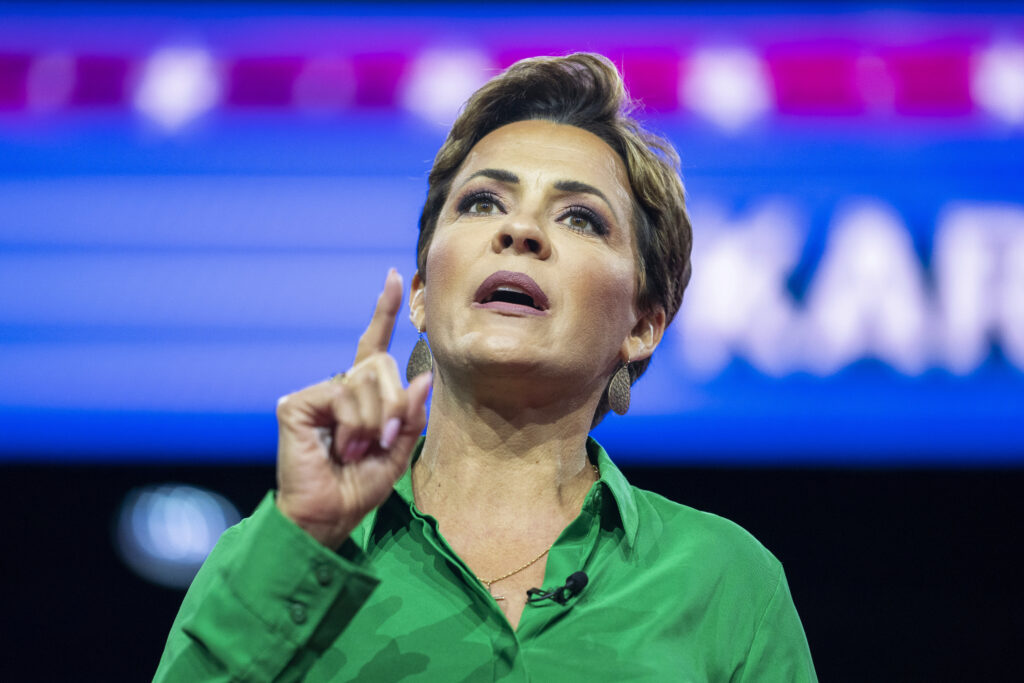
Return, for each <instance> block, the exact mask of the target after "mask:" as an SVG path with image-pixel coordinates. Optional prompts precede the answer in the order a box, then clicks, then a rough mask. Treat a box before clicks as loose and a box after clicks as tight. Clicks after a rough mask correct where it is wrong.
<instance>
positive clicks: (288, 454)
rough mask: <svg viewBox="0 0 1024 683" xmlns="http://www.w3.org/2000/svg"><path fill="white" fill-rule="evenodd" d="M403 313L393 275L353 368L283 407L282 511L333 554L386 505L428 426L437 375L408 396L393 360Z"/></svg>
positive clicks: (420, 381) (422, 379)
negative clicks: (392, 344) (392, 345)
mask: <svg viewBox="0 0 1024 683" xmlns="http://www.w3.org/2000/svg"><path fill="white" fill-rule="evenodd" d="M401 306H402V278H401V276H400V275H399V274H398V273H397V272H395V271H394V270H391V271H390V272H389V273H388V277H387V280H386V281H385V283H384V291H383V292H381V295H380V297H379V298H378V299H377V308H376V310H375V311H374V314H373V319H372V320H371V321H370V324H369V326H368V327H367V328H366V332H364V333H363V336H362V337H361V338H360V339H359V347H358V349H357V351H356V359H355V364H354V365H353V366H352V368H351V369H349V370H348V371H347V372H346V373H345V374H344V375H343V376H342V377H336V378H334V379H331V380H328V381H326V382H321V383H320V384H316V385H313V386H311V387H307V388H306V389H303V390H302V391H298V392H296V393H294V394H289V395H287V396H285V397H284V398H282V399H281V400H280V401H278V404H277V422H278V447H277V485H278V493H277V507H278V508H279V509H280V510H281V512H282V513H283V514H284V515H285V516H286V517H288V518H289V519H291V520H292V521H293V522H295V523H296V524H298V525H299V526H300V527H302V528H303V529H305V530H306V531H307V532H308V533H309V534H310V535H311V536H313V538H315V539H316V540H318V541H320V543H322V544H324V545H325V546H327V547H329V548H332V549H336V548H338V547H340V546H341V544H342V543H343V542H344V541H345V539H346V538H348V536H349V534H350V533H351V531H352V529H354V528H355V526H356V525H357V524H359V522H360V520H362V518H363V517H364V516H366V514H367V513H369V512H370V511H371V510H373V509H374V508H376V507H377V506H379V505H380V504H381V503H383V502H384V500H385V499H386V498H387V497H388V494H389V493H390V492H391V489H392V487H393V486H394V483H395V482H396V481H397V480H398V478H399V477H401V476H402V473H403V472H405V468H406V467H407V466H408V464H409V456H410V453H412V449H413V446H415V444H416V440H417V439H418V438H419V436H420V434H421V433H422V431H423V427H424V425H425V424H426V400H427V394H428V393H429V392H430V382H431V375H430V374H429V373H427V374H423V375H420V376H419V377H417V378H415V379H414V380H413V381H412V382H411V383H410V384H409V388H408V389H404V388H403V387H402V382H401V380H400V379H399V375H398V366H397V365H396V364H395V359H394V358H392V357H391V356H389V355H388V353H387V349H388V345H389V343H390V341H391V332H392V330H393V329H394V326H395V316H397V315H398V311H399V310H400V309H401Z"/></svg>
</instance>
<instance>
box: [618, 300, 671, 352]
mask: <svg viewBox="0 0 1024 683" xmlns="http://www.w3.org/2000/svg"><path fill="white" fill-rule="evenodd" d="M663 334H665V309H663V308H661V307H660V306H659V307H657V308H656V309H654V310H653V311H651V312H650V313H647V314H644V315H641V316H640V317H639V318H638V319H637V321H636V324H635V325H634V326H633V329H632V330H630V333H629V336H628V337H626V341H624V342H623V343H622V359H623V360H624V361H626V362H632V361H638V360H644V359H646V358H650V356H651V354H652V353H654V349H656V348H658V344H660V343H661V337H662V335H663Z"/></svg>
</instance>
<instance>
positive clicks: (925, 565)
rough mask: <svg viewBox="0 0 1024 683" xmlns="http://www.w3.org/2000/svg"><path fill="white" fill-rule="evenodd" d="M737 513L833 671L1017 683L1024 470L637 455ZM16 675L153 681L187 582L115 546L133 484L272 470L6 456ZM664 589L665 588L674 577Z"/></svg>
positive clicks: (727, 512) (240, 500)
mask: <svg viewBox="0 0 1024 683" xmlns="http://www.w3.org/2000/svg"><path fill="white" fill-rule="evenodd" d="M624 471H625V473H626V476H627V477H628V478H629V479H630V481H632V482H633V483H634V484H635V485H637V486H640V487H643V488H647V489H651V490H654V491H657V492H659V493H662V494H664V495H666V496H668V497H669V498H672V499H674V500H677V501H681V502H685V503H686V504H688V505H691V506H693V507H696V508H700V509H703V510H708V511H711V512H715V513H717V514H720V515H722V516H725V517H728V518H730V519H732V520H734V521H736V522H738V523H739V524H741V525H742V526H744V527H745V528H746V529H747V530H749V531H750V532H752V533H753V534H754V535H755V536H757V537H758V538H759V539H760V540H761V541H762V542H763V543H764V544H765V545H766V546H767V547H768V548H769V549H770V550H772V552H774V553H775V554H776V556H778V557H779V558H780V559H781V560H782V561H783V563H784V565H785V567H786V572H787V574H788V577H789V582H790V586H791V588H792V591H793V595H794V599H795V601H796V605H797V608H798V610H799V611H800V614H801V616H802V618H803V622H804V628H805V629H806V631H807V636H808V639H809V641H810V645H811V651H812V653H813V654H814V658H815V663H816V666H817V668H818V675H819V678H820V679H821V680H822V681H881V680H884V681H995V680H1016V679H1015V678H1014V676H1013V674H1012V673H1011V672H1012V671H1013V669H1014V668H1015V667H1013V666H1011V663H1012V661H1013V660H1014V658H1015V657H1016V655H1017V653H1018V651H1019V648H1020V643H1021V636H1022V635H1024V628H1022V623H1021V621H1022V620H1021V616H1020V614H1021V608H1022V607H1024V600H1022V589H1021V587H1020V570H1019V560H1018V557H1019V553H1018V552H1017V545H1018V543H1019V540H1020V532H1019V528H1020V526H1019V520H1020V519H1021V518H1022V516H1024V498H1022V496H1021V495H1020V491H1021V489H1022V485H1024V471H1020V470H951V469H944V470H921V469H916V470H891V469H887V470H849V469H844V470H839V469H708V468H670V467H636V466H632V467H626V468H624ZM3 479H4V489H5V492H6V493H5V496H4V497H3V501H4V507H5V509H3V511H2V519H3V520H4V529H3V538H4V540H5V542H6V546H7V552H6V553H5V561H4V565H5V566H6V567H7V568H8V569H7V572H8V574H7V581H6V585H7V587H8V589H7V593H8V595H7V597H6V599H5V600H4V607H5V609H4V611H5V615H6V616H5V620H4V621H5V623H6V625H7V626H6V630H7V631H8V636H7V637H6V638H5V639H4V649H5V652H6V656H5V657H4V659H5V660H6V661H5V663H4V666H3V669H4V670H5V671H6V673H5V674H4V678H5V679H6V680H19V681H20V680H118V681H122V680H123V681H134V680H148V679H149V678H151V677H152V674H153V672H154V671H155V669H156V664H157V661H158V660H159V657H160V653H161V651H162V648H163V643H164V640H165V638H166V635H167V631H168V630H169V628H170V625H171V621H172V620H173V618H174V615H175V613H176V611H177V608H178V605H179V603H180V601H181V598H182V595H183V593H182V592H180V591H176V590H169V589H165V588H160V587H158V586H154V585H152V584H149V583H147V582H145V581H144V580H142V579H140V578H139V577H138V576H136V575H135V574H134V573H132V572H131V571H130V570H129V569H128V568H127V567H126V566H125V565H124V564H123V563H122V562H121V561H120V559H119V558H118V557H117V555H116V553H115V551H114V546H113V541H112V533H111V529H112V526H113V522H114V518H115V516H116V514H117V510H118V506H119V505H120V503H121V500H122V499H123V497H124V495H125V493H126V492H127V491H128V490H129V489H131V488H132V487H135V486H140V485H146V484H152V483H161V482H167V481H179V482H186V483H192V484H197V485H200V486H204V487H207V488H210V489H212V490H214V491H217V492H220V493H222V494H224V495H225V496H227V497H228V498H229V499H230V500H231V501H233V502H234V503H235V504H236V505H237V506H238V507H239V509H240V510H242V511H243V513H245V514H247V513H248V512H249V511H251V510H252V509H253V508H254V507H255V505H256V503H257V502H258V501H259V500H260V498H261V497H262V496H263V495H264V494H265V493H266V491H267V490H268V489H269V488H272V487H273V486H274V471H273V468H272V467H270V466H266V465H264V466H149V467H138V466H133V467H126V466H81V467H76V466H68V465H61V466H52V467H48V466H43V465H32V466H28V465H25V466H11V467H6V468H5V469H4V470H3ZM667 589H670V587H667Z"/></svg>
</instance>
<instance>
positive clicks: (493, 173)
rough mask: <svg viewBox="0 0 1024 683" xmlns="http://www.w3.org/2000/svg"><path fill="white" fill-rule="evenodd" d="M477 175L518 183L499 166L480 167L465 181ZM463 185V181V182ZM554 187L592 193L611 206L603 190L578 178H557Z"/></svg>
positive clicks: (572, 191) (575, 192)
mask: <svg viewBox="0 0 1024 683" xmlns="http://www.w3.org/2000/svg"><path fill="white" fill-rule="evenodd" d="M479 177H484V178H490V179H491V180H497V181H498V182H500V183H508V184H510V185H518V184H519V176H517V175H516V174H515V173H512V172H511V171H506V170H504V169H501V168H484V169H481V170H479V171H477V172H476V173H474V174H473V175H471V176H469V177H468V178H466V182H469V181H470V180H472V179H473V178H479ZM463 185H465V183H463ZM555 189H556V190H558V191H559V192H571V193H574V194H578V193H582V194H592V195H595V196H597V197H600V198H601V199H603V200H604V203H605V204H607V205H608V208H611V206H612V203H611V202H610V201H608V197H606V196H605V195H604V192H601V190H599V189H597V188H596V187H594V186H593V185H588V184H587V183H581V182H580V181H578V180H559V181H558V182H556V183H555Z"/></svg>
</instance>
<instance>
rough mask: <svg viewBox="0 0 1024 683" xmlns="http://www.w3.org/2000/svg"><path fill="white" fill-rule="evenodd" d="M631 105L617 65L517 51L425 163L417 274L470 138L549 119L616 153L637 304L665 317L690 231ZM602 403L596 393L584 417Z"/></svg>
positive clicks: (641, 367) (637, 365)
mask: <svg viewBox="0 0 1024 683" xmlns="http://www.w3.org/2000/svg"><path fill="white" fill-rule="evenodd" d="M633 108H634V105H633V102H632V101H631V100H630V99H629V96H628V95H627V94H626V89H625V86H624V85H623V83H622V77H621V76H620V75H619V72H618V69H616V68H615V65H614V64H612V63H611V62H610V61H609V60H608V59H607V58H606V57H603V56H601V55H597V54H591V53H586V52H578V53H576V54H571V55H568V56H566V57H533V58H530V59H524V60H521V61H519V62H516V63H515V64H513V65H512V66H510V67H509V68H508V69H507V70H505V71H504V72H503V73H501V74H499V75H498V76H496V77H494V78H492V79H491V80H490V81H488V82H487V83H486V84H485V85H484V86H483V87H481V88H480V89H479V90H477V91H476V92H475V93H473V96H472V97H470V98H469V101H468V102H466V106H465V107H464V108H463V110H462V112H461V113H460V114H459V117H458V118H457V119H456V120H455V124H454V125H453V126H452V129H451V131H450V132H449V133H448V138H447V139H446V140H445V142H444V144H443V145H442V146H441V149H440V150H439V151H438V153H437V157H435V159H434V166H433V168H431V169H430V176H429V180H428V187H427V200H426V203H425V204H424V205H423V212H422V213H421V214H420V226H419V229H420V234H419V240H418V243H417V246H416V251H417V253H416V265H417V267H418V268H419V272H420V277H421V278H423V279H424V280H425V279H426V265H427V251H428V250H429V249H430V242H431V240H432V239H433V236H434V230H435V229H436V227H437V219H438V216H439V215H440V213H441V209H442V208H443V207H444V203H445V202H446V201H447V199H448V194H449V192H450V191H451V185H452V181H453V180H454V178H455V176H456V174H457V173H458V171H459V169H460V168H461V167H462V164H463V162H464V161H465V160H466V157H467V156H468V155H469V152H470V151H471V150H472V149H473V147H474V146H475V145H476V143H478V142H479V141H480V140H481V139H482V138H483V137H484V136H486V135H487V134H488V133H490V132H491V131H494V130H496V129H498V128H500V127H502V126H504V125H507V124H509V123H515V122H517V121H524V120H532V119H541V120H546V121H552V122H554V123H561V124H566V125H570V126H576V127H577V128H582V129H583V130H586V131H589V132H590V133H593V134H594V135H596V136H598V137H599V138H601V139H602V140H604V141H605V142H606V143H607V144H608V145H609V146H610V147H611V148H612V149H613V150H615V152H616V153H617V154H618V155H619V157H620V158H621V159H622V161H623V163H624V165H625V167H626V173H627V175H628V177H629V184H630V187H631V189H632V190H633V196H634V197H635V203H634V206H633V223H634V225H633V234H634V236H635V239H634V244H635V257H636V262H637V269H636V270H637V306H638V308H639V309H640V310H641V311H642V312H644V313H651V312H653V311H654V310H656V309H657V308H658V307H661V308H662V309H664V311H665V320H666V324H668V322H670V321H671V320H672V318H673V317H674V316H675V314H676V311H678V310H679V306H680V304H681V303H682V300H683V290H685V289H686V285H687V283H688V282H689V280H690V249H691V245H692V241H693V231H692V228H691V226H690V218H689V215H688V214H687V212H686V199H685V191H684V189H683V183H682V180H681V179H680V176H679V155H678V154H677V153H676V151H675V149H674V148H673V147H672V144H671V143H670V142H669V141H668V140H666V139H665V138H663V137H660V136H658V135H655V134H653V133H651V132H649V131H646V130H644V129H643V127H642V126H641V125H640V123H639V122H638V121H636V120H635V119H633V118H632V117H631V116H630V112H631V111H632V110H633ZM648 363H649V359H645V360H642V361H637V362H634V363H631V364H630V375H631V380H632V381H634V382H635V381H636V380H637V379H638V378H639V377H640V375H642V374H643V372H644V371H645V370H646V369H647V365H648ZM607 412H608V399H607V396H604V397H602V399H601V403H600V405H599V406H598V408H597V412H596V414H595V415H594V420H593V425H597V423H598V422H600V421H601V419H602V418H603V417H604V415H605V413H607Z"/></svg>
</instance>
